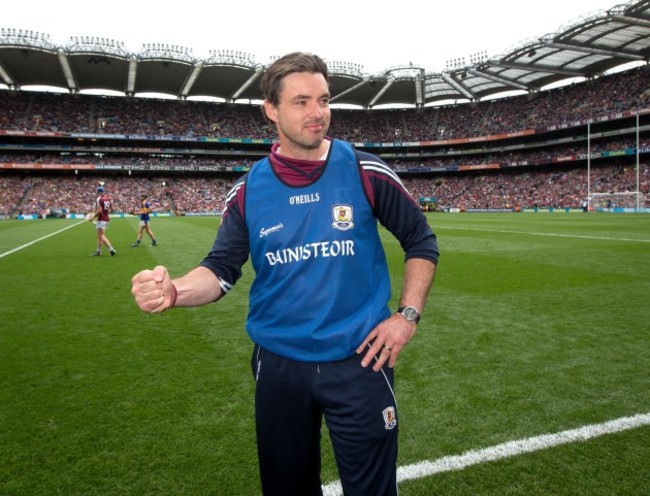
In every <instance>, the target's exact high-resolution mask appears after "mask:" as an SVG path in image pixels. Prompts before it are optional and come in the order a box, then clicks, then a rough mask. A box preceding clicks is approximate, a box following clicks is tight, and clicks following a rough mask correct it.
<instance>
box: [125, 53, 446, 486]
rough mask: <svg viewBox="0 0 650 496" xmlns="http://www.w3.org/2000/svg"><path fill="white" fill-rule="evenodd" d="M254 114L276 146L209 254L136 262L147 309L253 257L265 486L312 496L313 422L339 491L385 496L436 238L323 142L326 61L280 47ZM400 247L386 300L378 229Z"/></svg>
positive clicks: (240, 191)
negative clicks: (398, 387) (401, 374)
mask: <svg viewBox="0 0 650 496" xmlns="http://www.w3.org/2000/svg"><path fill="white" fill-rule="evenodd" d="M262 90H263V92H264V97H265V100H264V103H263V111H264V115H265V116H266V118H267V119H268V120H269V121H270V122H271V123H273V124H274V125H275V127H276V129H277V132H278V136H279V143H277V144H275V145H274V146H273V147H272V150H271V154H270V155H269V157H267V158H264V159H262V160H261V161H259V162H258V163H257V164H255V166H254V167H253V168H252V169H251V171H250V172H249V173H248V174H246V175H245V176H243V177H242V178H241V179H240V180H239V181H238V182H237V183H236V184H235V186H234V187H233V189H232V190H231V191H230V193H229V194H228V196H227V199H226V209H225V211H224V213H223V220H222V223H221V226H220V227H219V230H218V233H217V237H216V239H215V241H214V244H213V247H212V250H211V251H210V253H209V254H208V255H207V256H206V257H205V259H204V260H203V261H202V263H201V264H200V265H199V266H198V267H196V268H194V269H193V270H191V271H190V272H188V273H187V274H185V275H183V276H181V277H178V278H175V279H172V278H171V276H170V274H169V272H168V270H167V269H166V268H165V267H162V266H158V267H156V268H154V269H153V270H145V271H142V272H139V273H138V274H136V275H135V276H134V277H133V280H132V284H133V287H132V294H133V295H134V297H135V300H136V303H137V304H138V306H139V307H140V308H141V309H142V310H144V311H147V312H151V313H156V312H164V311H166V310H168V309H170V308H172V307H189V306H197V305H203V304H207V303H211V302H214V301H217V300H219V299H221V298H222V297H223V296H224V295H225V294H227V293H228V292H229V291H230V290H231V289H232V288H233V286H234V285H235V283H236V282H237V280H238V279H239V277H240V276H241V268H242V266H243V264H244V263H245V262H246V261H247V260H248V258H249V257H250V259H251V262H252V265H253V268H254V270H255V279H254V281H253V284H252V286H251V289H250V305H249V312H248V316H247V319H246V330H247V332H248V334H249V336H250V338H251V340H252V341H253V343H254V348H253V357H252V370H253V376H254V379H255V381H256V390H255V418H256V431H257V444H258V457H259V465H260V476H261V484H262V492H263V494H264V495H265V496H275V495H278V496H279V495H282V496H312V495H319V496H320V495H322V488H321V478H320V463H321V461H320V452H321V451H320V450H321V446H320V439H321V435H320V430H321V424H322V420H323V418H324V419H325V422H326V425H327V427H328V429H329V432H330V437H331V440H332V444H333V448H334V454H335V457H336V462H337V466H338V469H339V474H340V478H341V483H342V487H343V491H344V494H345V495H346V496H368V495H373V496H394V495H396V494H397V474H396V471H397V449H398V447H397V432H398V425H399V417H398V413H397V404H396V401H395V397H394V394H393V380H394V376H393V367H394V366H395V363H396V360H397V358H398V357H399V354H400V352H401V351H402V349H403V348H404V346H405V345H406V344H407V343H408V342H409V340H410V339H411V338H412V337H413V335H414V334H415V330H416V327H417V324H418V321H419V319H420V313H421V312H422V310H423V308H424V304H425V301H426V298H427V294H428V291H429V288H430V286H431V283H432V281H433V277H434V273H435V267H436V264H437V260H438V248H437V242H436V237H435V235H434V234H433V233H432V231H431V229H430V227H429V225H428V223H427V221H426V219H425V217H424V215H423V214H422V212H421V210H420V208H419V206H418V205H417V203H416V202H415V201H414V200H413V199H412V198H411V196H410V195H409V193H408V192H407V191H406V189H405V188H404V186H403V185H402V183H401V181H400V180H399V178H398V177H397V175H396V174H395V173H394V172H393V171H392V170H391V169H390V168H389V167H388V166H387V165H386V164H385V163H384V162H383V161H382V160H380V159H379V158H377V157H376V156H374V155H371V154H368V153H364V152H360V151H357V150H355V149H354V148H353V147H352V146H351V145H350V144H349V143H346V142H343V141H339V140H336V139H330V138H328V137H327V136H326V135H327V130H328V128H329V124H330V108H329V99H330V93H329V85H328V73H327V66H326V65H325V63H324V62H323V61H322V60H321V59H320V58H319V57H317V56H315V55H311V54H306V53H291V54H289V55H286V56H284V57H281V58H280V59H278V60H276V61H275V62H274V63H273V64H271V65H270V66H269V67H268V69H267V70H266V72H265V74H264V77H263V81H262ZM378 222H379V223H381V224H382V225H383V226H385V227H386V228H387V229H388V230H389V231H390V232H391V233H392V234H393V235H394V236H395V237H396V238H397V239H398V240H399V242H400V244H401V246H402V248H403V250H404V252H405V264H404V283H403V289H402V294H401V296H400V303H399V308H397V309H396V310H395V311H391V310H390V309H389V307H388V303H389V301H390V297H391V294H390V281H389V274H388V268H387V263H386V257H385V254H384V250H383V247H382V243H381V240H380V238H379V233H378V228H377V223H378Z"/></svg>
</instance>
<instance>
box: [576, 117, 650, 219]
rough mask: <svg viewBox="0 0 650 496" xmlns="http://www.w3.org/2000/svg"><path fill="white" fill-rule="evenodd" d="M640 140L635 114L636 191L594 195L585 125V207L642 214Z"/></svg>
mask: <svg viewBox="0 0 650 496" xmlns="http://www.w3.org/2000/svg"><path fill="white" fill-rule="evenodd" d="M639 146H640V140H639V114H638V113H637V114H636V164H635V176H636V188H635V189H636V190H635V191H625V192H616V191H615V192H609V193H596V192H593V191H592V186H591V123H587V206H588V209H589V210H593V211H600V212H644V211H647V208H646V198H645V196H644V195H643V193H642V192H641V191H640V148H639Z"/></svg>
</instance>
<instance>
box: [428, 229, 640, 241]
mask: <svg viewBox="0 0 650 496" xmlns="http://www.w3.org/2000/svg"><path fill="white" fill-rule="evenodd" d="M436 229H451V230H458V231H479V232H495V233H502V234H528V235H529V236H551V237H556V238H578V239H598V240H603V241H636V242H639V243H650V239H635V238H613V237H611V236H581V235H579V234H559V233H543V232H527V231H504V230H499V229H479V228H477V227H476V228H475V227H449V226H437V227H436Z"/></svg>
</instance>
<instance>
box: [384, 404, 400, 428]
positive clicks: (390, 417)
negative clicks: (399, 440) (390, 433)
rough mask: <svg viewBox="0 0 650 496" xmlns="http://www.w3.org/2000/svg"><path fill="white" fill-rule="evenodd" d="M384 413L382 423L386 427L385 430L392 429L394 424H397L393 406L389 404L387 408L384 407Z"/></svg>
mask: <svg viewBox="0 0 650 496" xmlns="http://www.w3.org/2000/svg"><path fill="white" fill-rule="evenodd" d="M381 413H383V415H384V424H385V427H386V430H390V429H394V428H395V426H396V425H397V417H396V416H395V408H393V407H392V406H389V407H388V408H385V409H384V411H383V412H381Z"/></svg>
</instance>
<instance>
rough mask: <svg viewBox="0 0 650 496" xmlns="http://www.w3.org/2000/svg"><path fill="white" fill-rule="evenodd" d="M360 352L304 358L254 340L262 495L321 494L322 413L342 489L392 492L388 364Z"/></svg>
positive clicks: (353, 495) (393, 429)
mask: <svg viewBox="0 0 650 496" xmlns="http://www.w3.org/2000/svg"><path fill="white" fill-rule="evenodd" d="M362 357H363V355H358V356H357V355H355V356H352V357H350V358H348V359H346V360H342V361H337V362H325V363H309V362H299V361H295V360H290V359H287V358H283V357H280V356H278V355H275V354H273V353H271V352H269V351H267V350H264V349H263V348H261V347H259V346H257V345H256V346H255V348H254V351H253V357H252V366H253V374H254V376H255V380H256V388H255V421H256V430H257V445H258V456H259V464H260V475H261V481H262V492H263V494H264V496H321V495H322V489H321V478H320V471H321V443H320V441H321V423H322V418H323V417H324V418H325V422H326V425H327V428H328V429H329V433H330V438H331V440H332V445H333V448H334V455H335V457H336V462H337V466H338V470H339V476H340V478H341V483H342V486H343V493H344V495H345V496H395V495H397V474H396V471H397V431H398V429H397V404H396V402H395V396H394V393H393V369H391V368H389V367H388V366H387V365H385V366H384V368H383V369H382V370H381V371H380V372H374V371H373V370H372V368H371V367H370V366H369V367H367V368H363V367H362V366H361V359H362Z"/></svg>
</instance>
